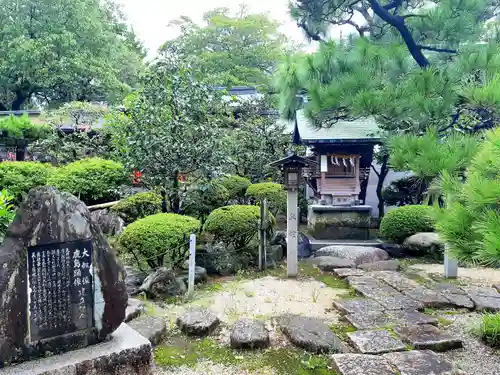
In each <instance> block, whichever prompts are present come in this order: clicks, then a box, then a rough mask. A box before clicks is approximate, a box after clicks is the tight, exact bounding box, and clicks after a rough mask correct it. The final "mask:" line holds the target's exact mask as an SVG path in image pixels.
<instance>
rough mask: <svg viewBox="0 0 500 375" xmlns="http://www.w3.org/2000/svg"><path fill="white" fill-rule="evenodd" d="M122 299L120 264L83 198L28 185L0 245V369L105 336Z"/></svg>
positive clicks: (120, 312) (116, 323)
mask: <svg viewBox="0 0 500 375" xmlns="http://www.w3.org/2000/svg"><path fill="white" fill-rule="evenodd" d="M127 299H128V296H127V290H126V286H125V281H124V271H123V268H122V266H121V265H120V264H119V262H118V261H117V259H116V257H115V255H114V253H113V252H112V251H111V249H110V247H109V245H108V243H107V241H106V239H105V238H104V236H103V234H102V232H101V230H100V229H99V227H98V226H97V225H96V224H95V222H93V221H92V220H91V214H90V212H89V211H88V209H87V207H86V206H85V204H84V203H83V202H81V201H80V200H78V199H77V198H76V197H74V196H72V195H70V194H67V193H61V192H58V191H57V190H55V189H54V188H51V187H42V188H36V189H33V190H32V191H30V193H29V194H28V197H27V199H26V200H25V201H24V203H23V204H22V205H21V207H20V209H19V210H18V212H17V214H16V217H15V219H14V221H13V223H12V224H11V225H10V227H9V229H8V231H7V235H6V237H5V240H4V243H3V244H2V246H1V247H0V368H2V367H5V366H8V365H13V364H16V363H20V362H26V361H31V360H35V359H38V358H44V357H48V356H54V355H56V354H61V353H64V352H68V351H72V350H77V349H81V348H85V347H87V346H90V345H95V344H98V343H101V342H105V341H107V340H109V339H110V338H111V334H112V333H113V332H114V331H115V330H117V329H118V328H119V327H120V326H121V325H122V322H123V320H124V318H125V310H126V307H127ZM126 328H127V329H128V327H126ZM122 331H123V328H122ZM117 341H120V339H118V340H117ZM108 346H109V345H108ZM119 346H121V347H123V343H122V342H120V343H119ZM148 349H149V354H148V353H147V351H148ZM141 350H142V351H143V352H144V353H143V356H145V357H148V356H149V361H150V360H151V353H150V348H145V347H143V348H141ZM69 354H70V353H69ZM109 354H112V353H109ZM115 354H116V353H115ZM101 355H102V354H101ZM78 356H82V360H83V359H84V358H83V357H85V355H84V354H83V355H82V353H80V354H79V355H77V357H78ZM55 358H57V356H55V357H51V359H52V361H55ZM136 360H137V359H136ZM141 361H142V362H148V359H147V358H146V359H144V358H142V359H141ZM21 366H22V365H21ZM37 366H38V364H37ZM85 366H87V367H88V366H89V361H88V358H87V361H86V364H85ZM15 367H17V366H12V367H10V368H7V370H9V369H13V368H15ZM54 370H55V368H54ZM1 372H2V370H0V373H1ZM14 373H18V372H15V371H14ZM31 373H32V372H30V374H31ZM134 373H135V372H134ZM144 373H146V372H144ZM137 374H139V372H137Z"/></svg>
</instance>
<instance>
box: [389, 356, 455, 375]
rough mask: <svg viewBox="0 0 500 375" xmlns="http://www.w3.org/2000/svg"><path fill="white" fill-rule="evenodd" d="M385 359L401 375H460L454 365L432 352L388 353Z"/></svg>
mask: <svg viewBox="0 0 500 375" xmlns="http://www.w3.org/2000/svg"><path fill="white" fill-rule="evenodd" d="M383 358H385V359H386V360H387V361H389V362H390V363H391V364H393V365H394V366H395V367H396V368H397V370H398V374H400V375H431V374H432V375H459V373H460V372H459V371H457V370H455V369H454V368H453V365H452V364H451V363H450V362H448V361H445V360H443V359H441V358H440V357H439V356H438V355H437V354H436V353H433V352H431V351H430V350H425V351H419V350H411V351H408V352H400V353H388V354H384V355H383Z"/></svg>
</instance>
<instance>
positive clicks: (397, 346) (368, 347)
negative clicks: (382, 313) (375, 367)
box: [347, 330, 406, 354]
mask: <svg viewBox="0 0 500 375" xmlns="http://www.w3.org/2000/svg"><path fill="white" fill-rule="evenodd" d="M347 336H348V337H349V341H350V343H351V344H352V346H353V347H354V349H356V351H357V352H359V353H362V354H384V353H390V352H400V351H403V350H406V345H405V344H404V342H403V341H401V340H400V339H399V338H397V337H395V336H393V335H392V334H391V333H390V332H389V331H385V330H376V331H356V332H349V333H348V334H347Z"/></svg>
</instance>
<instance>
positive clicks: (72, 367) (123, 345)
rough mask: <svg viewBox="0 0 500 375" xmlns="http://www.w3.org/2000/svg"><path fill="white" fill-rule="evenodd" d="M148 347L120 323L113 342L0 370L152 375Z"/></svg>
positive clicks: (6, 374) (8, 373) (41, 374)
mask: <svg viewBox="0 0 500 375" xmlns="http://www.w3.org/2000/svg"><path fill="white" fill-rule="evenodd" d="M153 366H154V361H153V354H152V351H151V343H150V342H149V341H148V340H147V339H146V338H144V337H143V336H141V335H140V334H139V333H137V332H136V331H134V330H133V329H132V328H130V327H129V326H128V325H127V324H125V323H123V324H122V325H121V326H120V327H118V329H117V330H116V331H115V332H114V333H113V336H112V339H111V340H109V341H105V342H103V343H100V344H97V345H92V346H88V347H86V348H83V349H78V350H74V351H72V352H68V353H64V354H59V355H54V356H51V357H47V358H42V359H39V360H36V361H30V362H24V363H21V364H19V365H15V366H10V367H6V368H4V369H2V370H0V373H1V374H2V375H75V374H113V375H152V374H153Z"/></svg>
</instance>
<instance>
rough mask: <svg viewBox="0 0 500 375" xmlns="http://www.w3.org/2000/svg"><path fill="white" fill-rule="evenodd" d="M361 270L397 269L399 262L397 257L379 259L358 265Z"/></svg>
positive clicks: (399, 265) (399, 266)
mask: <svg viewBox="0 0 500 375" xmlns="http://www.w3.org/2000/svg"><path fill="white" fill-rule="evenodd" d="M358 268H360V269H362V270H363V271H367V272H369V271H399V269H400V268H401V262H400V261H399V260H397V259H391V260H381V261H378V262H373V263H363V264H360V265H359V266H358Z"/></svg>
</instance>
